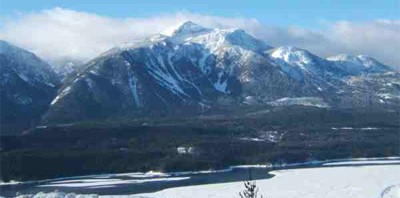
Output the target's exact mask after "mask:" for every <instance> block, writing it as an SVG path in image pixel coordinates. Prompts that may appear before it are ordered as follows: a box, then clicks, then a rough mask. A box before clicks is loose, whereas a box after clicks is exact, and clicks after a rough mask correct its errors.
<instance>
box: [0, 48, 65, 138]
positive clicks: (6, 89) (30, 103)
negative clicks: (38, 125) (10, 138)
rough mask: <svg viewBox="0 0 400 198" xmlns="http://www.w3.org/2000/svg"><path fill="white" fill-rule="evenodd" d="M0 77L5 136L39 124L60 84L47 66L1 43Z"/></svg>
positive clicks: (39, 60) (35, 58) (29, 54)
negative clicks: (37, 122) (33, 124)
mask: <svg viewBox="0 0 400 198" xmlns="http://www.w3.org/2000/svg"><path fill="white" fill-rule="evenodd" d="M0 77H1V80H0V87H1V105H0V109H1V113H0V115H1V126H2V133H3V134H5V133H9V132H10V133H12V132H14V131H18V130H20V129H23V128H25V127H28V126H30V125H31V124H32V122H34V121H35V120H36V121H37V120H39V119H40V115H41V113H43V111H45V110H46V109H47V107H48V104H49V103H50V101H51V99H52V98H53V97H54V95H55V94H56V86H57V85H58V84H59V82H58V79H57V76H56V74H55V73H54V72H53V71H52V70H51V68H50V66H49V65H48V64H47V63H45V62H44V61H42V60H41V59H40V58H38V57H37V56H35V55H34V54H33V53H31V52H28V51H26V50H24V49H21V48H19V47H16V46H14V45H11V44H9V43H7V42H5V41H0Z"/></svg>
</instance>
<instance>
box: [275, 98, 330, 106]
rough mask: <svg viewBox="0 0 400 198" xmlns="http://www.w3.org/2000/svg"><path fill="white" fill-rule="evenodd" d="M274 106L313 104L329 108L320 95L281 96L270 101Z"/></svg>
mask: <svg viewBox="0 0 400 198" xmlns="http://www.w3.org/2000/svg"><path fill="white" fill-rule="evenodd" d="M268 104H269V105H272V106H290V105H302V106H313V107H319V108H329V105H328V104H327V103H326V102H324V100H323V99H322V98H318V97H298V98H281V99H278V100H275V101H272V102H269V103H268Z"/></svg>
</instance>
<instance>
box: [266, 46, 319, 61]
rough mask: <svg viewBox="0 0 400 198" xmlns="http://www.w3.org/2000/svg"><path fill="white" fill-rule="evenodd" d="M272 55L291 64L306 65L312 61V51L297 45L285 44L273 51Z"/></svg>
mask: <svg viewBox="0 0 400 198" xmlns="http://www.w3.org/2000/svg"><path fill="white" fill-rule="evenodd" d="M271 57H272V58H274V59H278V60H281V61H284V62H286V63H287V64H289V65H297V66H304V65H305V64H309V63H311V62H312V57H311V53H310V52H308V51H307V50H303V49H300V48H297V47H292V46H285V47H279V48H276V49H274V50H273V51H272V53H271Z"/></svg>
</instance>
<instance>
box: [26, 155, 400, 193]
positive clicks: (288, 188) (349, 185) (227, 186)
mask: <svg viewBox="0 0 400 198" xmlns="http://www.w3.org/2000/svg"><path fill="white" fill-rule="evenodd" d="M353 164H356V165H358V164H359V162H354V161H353ZM346 165H350V162H348V163H346ZM271 173H272V174H274V175H275V177H273V178H271V179H263V180H257V186H258V187H259V194H260V195H263V196H264V197H267V198H400V165H398V164H397V165H392V164H386V165H383V164H382V165H373V166H368V165H366V166H346V167H344V166H340V167H320V168H301V169H300V168H299V169H288V170H278V171H272V172H271ZM88 182H89V183H90V181H88ZM241 190H243V183H242V182H232V183H220V184H209V185H198V186H187V187H177V188H170V189H166V190H162V191H159V192H155V193H147V194H136V195H122V196H121V195H120V196H98V195H77V194H74V193H69V194H65V193H61V192H54V193H38V194H36V195H24V196H20V198H22V197H23V198H33V197H35V198H50V197H51V198H65V197H68V198H78V197H79V198H85V197H91V198H97V197H100V198H108V197H115V198H117V197H121V198H122V197H125V198H235V197H239V194H238V193H239V191H241Z"/></svg>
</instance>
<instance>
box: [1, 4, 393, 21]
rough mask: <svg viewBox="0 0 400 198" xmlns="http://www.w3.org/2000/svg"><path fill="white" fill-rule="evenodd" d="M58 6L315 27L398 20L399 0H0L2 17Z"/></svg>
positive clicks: (130, 14)
mask: <svg viewBox="0 0 400 198" xmlns="http://www.w3.org/2000/svg"><path fill="white" fill-rule="evenodd" d="M54 7H62V8H66V9H72V10H78V11H84V12H90V13H96V14H99V15H104V16H110V17H117V18H123V17H149V16H153V15H159V14H168V13H174V12H178V11H188V12H193V13H198V14H205V15H216V16H224V17H246V18H255V19H257V20H258V21H260V22H261V23H263V24H265V25H281V26H287V25H297V26H302V27H308V28H318V25H319V24H320V23H321V21H340V20H348V21H354V22H362V21H369V20H376V19H389V20H393V19H399V18H400V0H302V1H300V0H280V1H268V0H242V1H239V0H230V1H225V0H108V1H105V0H57V1H56V0H53V1H49V0H11V1H10V0H0V13H1V16H2V17H11V16H13V15H15V14H18V13H28V12H35V11H40V10H43V9H52V8H54Z"/></svg>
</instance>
